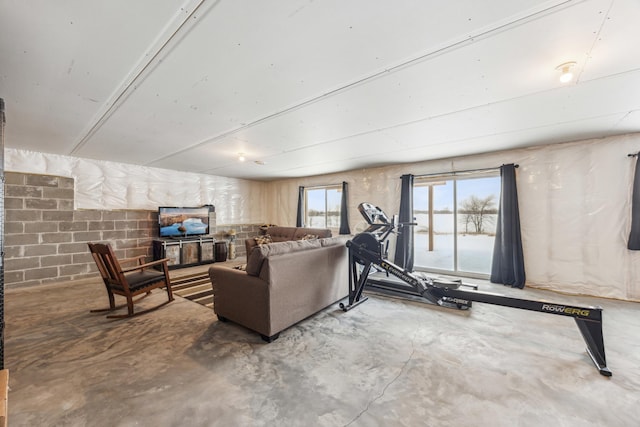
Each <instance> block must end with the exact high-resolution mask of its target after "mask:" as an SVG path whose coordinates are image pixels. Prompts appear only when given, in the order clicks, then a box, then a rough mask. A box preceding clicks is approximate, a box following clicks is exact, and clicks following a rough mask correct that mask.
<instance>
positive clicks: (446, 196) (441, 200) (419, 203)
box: [413, 176, 500, 210]
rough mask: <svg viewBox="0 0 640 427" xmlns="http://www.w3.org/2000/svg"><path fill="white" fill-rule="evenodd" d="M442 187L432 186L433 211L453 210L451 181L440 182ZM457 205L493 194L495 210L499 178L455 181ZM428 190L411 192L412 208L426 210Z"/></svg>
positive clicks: (425, 188)
mask: <svg viewBox="0 0 640 427" xmlns="http://www.w3.org/2000/svg"><path fill="white" fill-rule="evenodd" d="M442 182H443V184H442V185H436V186H434V192H433V205H434V206H433V207H434V209H435V210H441V209H449V210H453V180H448V181H446V184H445V181H442ZM457 183H458V184H457V185H458V188H457V196H458V205H459V204H460V202H462V201H463V200H465V199H467V198H468V197H469V196H471V195H475V196H477V197H479V198H484V197H487V196H488V195H490V194H495V203H496V208H497V207H498V201H499V200H500V177H499V176H491V177H484V178H473V179H458V181H457ZM428 194H429V193H428V190H427V187H419V186H417V185H416V186H415V187H414V192H413V208H414V209H417V210H426V209H427V207H428V202H427V199H428Z"/></svg>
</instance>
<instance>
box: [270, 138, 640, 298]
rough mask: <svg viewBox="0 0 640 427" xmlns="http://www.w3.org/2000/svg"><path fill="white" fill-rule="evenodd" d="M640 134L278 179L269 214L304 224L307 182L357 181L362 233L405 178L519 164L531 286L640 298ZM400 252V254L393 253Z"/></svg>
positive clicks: (354, 201)
mask: <svg viewBox="0 0 640 427" xmlns="http://www.w3.org/2000/svg"><path fill="white" fill-rule="evenodd" d="M638 151H640V134H630V135H624V136H617V137H610V138H606V139H598V140H589V141H581V142H575V143H566V144H555V145H547V146H541V147H533V148H528V149H519V150H511V151H504V152H497V153H490V154H485V155H476V156H469V157H460V158H455V159H447V160H437V161H428V162H420V163H411V164H402V165H396V166H391V167H382V168H375V169H366V170H358V171H351V172H345V173H341V174H333V175H325V176H316V177H308V178H303V179H295V180H294V179H291V180H286V181H279V182H275V183H272V184H271V185H270V186H269V191H270V192H271V194H270V195H269V197H268V198H267V199H268V200H273V201H275V203H273V204H271V205H270V211H269V213H270V215H269V221H270V222H273V223H276V224H292V223H295V214H296V204H297V188H298V186H299V185H303V186H316V185H329V184H338V183H340V182H342V181H346V182H348V183H349V209H350V214H349V223H350V225H351V231H352V233H357V232H359V231H362V229H363V228H364V227H365V222H364V220H363V219H362V218H361V216H360V214H359V213H358V211H357V206H358V204H359V203H361V202H364V201H367V202H370V203H373V204H375V205H378V206H380V207H381V208H382V209H383V210H384V211H385V212H386V213H387V214H388V215H393V214H397V213H398V209H399V206H400V176H402V175H403V174H408V173H411V174H414V175H421V174H432V173H443V172H451V171H463V170H469V169H478V168H491V167H498V166H500V165H502V164H506V163H516V164H518V165H519V168H518V169H517V172H516V173H517V184H518V198H519V205H520V221H521V229H522V236H523V246H524V255H525V269H526V274H527V285H528V286H533V287H539V288H545V289H551V290H556V291H560V292H565V293H570V294H585V295H597V296H603V297H610V298H619V299H629V300H640V282H639V281H638V279H637V278H638V273H640V251H630V250H628V249H627V239H628V234H629V230H630V227H631V191H632V185H633V173H634V168H635V159H634V158H630V157H628V156H627V154H629V153H636V152H638ZM391 253H393V252H391Z"/></svg>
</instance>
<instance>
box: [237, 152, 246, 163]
mask: <svg viewBox="0 0 640 427" xmlns="http://www.w3.org/2000/svg"><path fill="white" fill-rule="evenodd" d="M245 160H247V159H246V157H244V153H238V161H240V162H244V161H245Z"/></svg>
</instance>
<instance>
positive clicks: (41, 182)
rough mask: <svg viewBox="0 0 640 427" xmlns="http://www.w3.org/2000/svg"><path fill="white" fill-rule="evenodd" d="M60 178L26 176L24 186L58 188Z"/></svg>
mask: <svg viewBox="0 0 640 427" xmlns="http://www.w3.org/2000/svg"><path fill="white" fill-rule="evenodd" d="M60 179H61V177H58V176H54V175H36V174H26V175H25V184H26V185H33V186H35V187H56V188H57V187H58V186H59V183H60Z"/></svg>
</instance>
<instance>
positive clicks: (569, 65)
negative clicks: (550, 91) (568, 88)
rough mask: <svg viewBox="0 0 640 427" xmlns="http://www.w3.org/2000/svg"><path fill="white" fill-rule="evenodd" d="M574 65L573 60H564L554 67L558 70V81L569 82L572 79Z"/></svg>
mask: <svg viewBox="0 0 640 427" xmlns="http://www.w3.org/2000/svg"><path fill="white" fill-rule="evenodd" d="M575 65H576V63H575V61H569V62H565V63H564V64H560V65H558V66H557V67H556V70H559V71H560V73H561V74H560V82H562V83H569V82H570V81H571V80H573V71H571V70H572V69H573V67H574V66H575Z"/></svg>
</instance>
